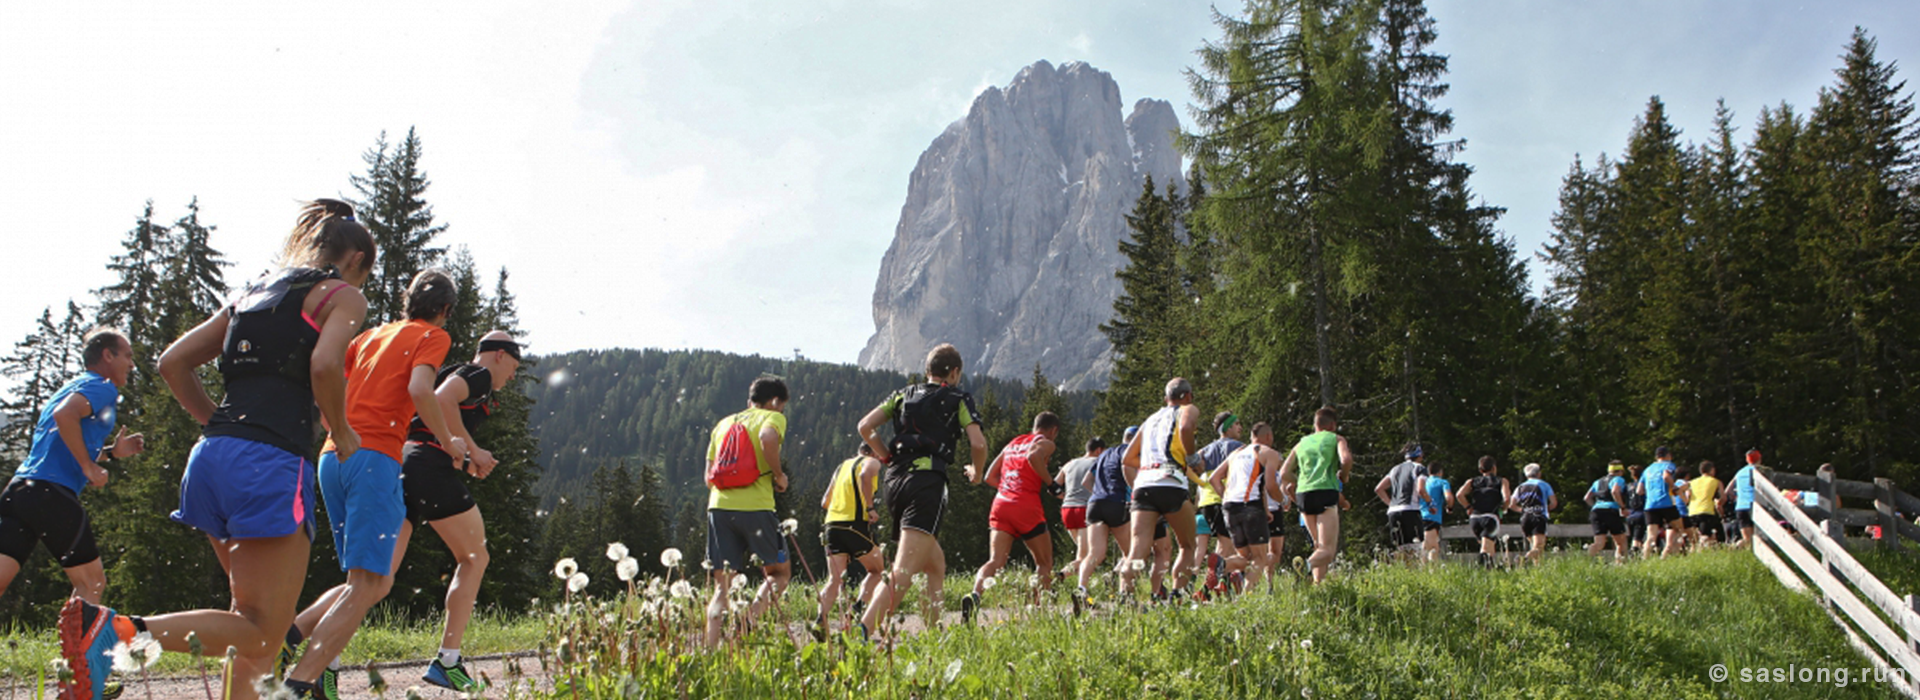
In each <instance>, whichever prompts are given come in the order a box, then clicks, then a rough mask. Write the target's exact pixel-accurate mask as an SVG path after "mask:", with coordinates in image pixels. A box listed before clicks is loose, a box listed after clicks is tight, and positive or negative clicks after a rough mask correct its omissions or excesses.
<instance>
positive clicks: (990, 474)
mask: <svg viewBox="0 0 1920 700" xmlns="http://www.w3.org/2000/svg"><path fill="white" fill-rule="evenodd" d="M1006 458H1007V449H1006V448H1004V447H1003V448H1001V449H1000V454H997V455H994V456H993V463H992V464H989V465H987V473H985V474H981V473H980V470H979V469H976V468H974V466H973V465H971V464H969V465H967V483H969V484H978V483H980V482H982V481H985V482H987V485H988V486H992V487H994V488H1000V463H1001V462H1003V461H1005V460H1006Z"/></svg>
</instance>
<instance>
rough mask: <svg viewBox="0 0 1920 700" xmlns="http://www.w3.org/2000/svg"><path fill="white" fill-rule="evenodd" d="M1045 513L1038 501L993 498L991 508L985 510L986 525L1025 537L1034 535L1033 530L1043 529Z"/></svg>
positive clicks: (1045, 522)
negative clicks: (1023, 501) (1018, 501)
mask: <svg viewBox="0 0 1920 700" xmlns="http://www.w3.org/2000/svg"><path fill="white" fill-rule="evenodd" d="M1046 524H1047V515H1046V513H1045V512H1043V511H1041V510H1040V504H1038V503H1032V504H1028V503H1014V502H1012V501H1002V500H999V499H994V501H993V508H992V509H991V510H988V511H987V527H991V528H993V529H995V530H999V531H1001V532H1005V533H1008V534H1011V535H1013V536H1014V537H1018V538H1021V539H1026V538H1028V537H1032V536H1034V533H1035V531H1044V530H1042V528H1044V527H1046Z"/></svg>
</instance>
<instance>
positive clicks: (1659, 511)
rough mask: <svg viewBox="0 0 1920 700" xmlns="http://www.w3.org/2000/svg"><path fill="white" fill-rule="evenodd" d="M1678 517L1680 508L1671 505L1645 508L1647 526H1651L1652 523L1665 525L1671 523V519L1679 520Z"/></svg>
mask: <svg viewBox="0 0 1920 700" xmlns="http://www.w3.org/2000/svg"><path fill="white" fill-rule="evenodd" d="M1679 519H1680V509H1679V508H1675V507H1673V506H1667V507H1665V508H1648V509H1647V526H1649V527H1652V526H1654V525H1658V526H1660V527H1667V526H1669V525H1672V524H1673V521H1675V520H1679Z"/></svg>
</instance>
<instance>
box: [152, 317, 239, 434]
mask: <svg viewBox="0 0 1920 700" xmlns="http://www.w3.org/2000/svg"><path fill="white" fill-rule="evenodd" d="M228 318H229V316H228V315H227V312H226V311H225V310H222V311H220V312H219V313H216V314H214V315H213V317H212V318H209V319H207V320H205V321H201V322H200V325H198V326H194V327H193V330H190V331H187V334H186V335H183V336H180V339H179V340H175V341H173V344H172V345H169V346H167V349H166V351H165V352H162V353H160V378H161V379H162V380H164V381H166V383H167V389H168V390H169V391H172V392H173V400H175V401H178V402H180V407H181V408H183V409H186V411H187V415H190V416H193V420H194V422H196V423H199V424H201V425H206V424H207V421H210V420H213V411H214V409H215V408H216V406H215V405H214V403H213V397H211V396H208V395H207V387H206V385H204V384H201V383H200V378H199V377H197V376H194V373H193V371H194V370H195V369H196V368H198V367H200V366H201V365H204V364H206V363H209V362H212V361H214V360H216V359H219V357H220V349H221V346H223V345H225V344H226V337H227V321H228Z"/></svg>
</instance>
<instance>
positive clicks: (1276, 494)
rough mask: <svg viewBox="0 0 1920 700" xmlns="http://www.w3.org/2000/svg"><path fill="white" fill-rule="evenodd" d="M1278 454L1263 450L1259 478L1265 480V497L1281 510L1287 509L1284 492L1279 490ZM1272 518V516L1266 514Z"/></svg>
mask: <svg viewBox="0 0 1920 700" xmlns="http://www.w3.org/2000/svg"><path fill="white" fill-rule="evenodd" d="M1279 462H1280V453H1278V452H1274V451H1273V450H1264V451H1262V452H1261V453H1260V476H1261V477H1262V478H1264V479H1266V482H1267V496H1268V497H1269V498H1272V499H1273V500H1274V501H1276V502H1278V503H1279V504H1280V509H1281V510H1286V509H1287V494H1286V491H1284V490H1282V489H1281V488H1280V464H1279ZM1268 517H1272V514H1268Z"/></svg>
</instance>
